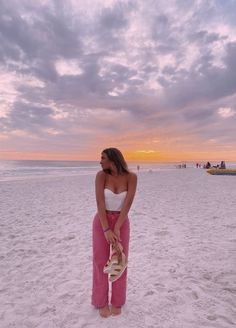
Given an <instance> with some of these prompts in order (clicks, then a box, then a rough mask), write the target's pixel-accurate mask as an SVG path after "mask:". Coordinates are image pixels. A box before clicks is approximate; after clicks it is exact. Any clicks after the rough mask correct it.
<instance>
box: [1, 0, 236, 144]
mask: <svg viewBox="0 0 236 328" xmlns="http://www.w3.org/2000/svg"><path fill="white" fill-rule="evenodd" d="M233 7H234V6H233V1H228V2H227V3H225V4H222V2H219V1H214V2H205V1H197V0H196V1H192V2H189V1H187V0H175V1H174V0H173V1H169V2H168V6H167V5H166V2H165V1H164V0H162V1H158V2H157V1H153V0H147V1H145V3H144V2H143V1H111V0H109V1H108V0H107V1H95V0H94V1H92V2H88V3H84V2H80V1H79V2H78V1H67V2H64V1H46V0H44V1H42V0H41V1H37V2H29V1H26V0H22V1H20V2H19V1H15V0H12V1H10V2H9V1H6V0H2V1H1V14H0V15H1V17H0V42H1V45H2V46H1V48H0V75H1V77H2V78H3V79H2V81H4V82H3V83H1V84H0V94H2V99H0V104H1V107H0V125H1V131H3V132H4V137H2V138H1V141H2V142H4V140H7V142H8V145H9V144H10V141H11V140H12V145H14V143H15V142H16V139H15V137H16V133H15V137H14V132H13V131H18V132H17V134H18V137H19V138H21V136H22V138H23V136H24V135H25V134H24V133H28V136H29V135H30V136H32V148H33V147H35V145H36V144H35V138H36V136H37V137H38V138H41V140H44V141H45V140H52V145H51V146H50V147H52V148H51V149H53V144H54V145H56V146H55V147H56V148H57V149H58V150H60V145H65V144H69V147H71V149H75V147H76V146H75V145H76V143H77V140H78V139H79V140H80V141H81V142H80V144H90V145H91V144H92V142H97V141H98V139H99V140H100V142H101V140H110V139H112V138H115V136H116V137H117V138H116V140H120V142H121V143H122V142H123V141H122V140H123V139H122V137H121V136H122V135H125V136H128V135H131V131H133V130H135V131H138V132H137V133H136V134H135V135H133V136H132V138H135V140H138V142H140V143H141V141H142V140H143V141H145V140H146V141H145V142H146V143H147V145H148V143H149V142H151V141H149V140H156V139H158V140H162V141H163V142H159V143H158V146H159V147H161V144H162V143H163V147H164V145H165V144H167V139H168V138H165V135H166V133H168V134H169V136H172V137H170V138H169V140H173V144H174V142H175V141H174V140H177V139H178V137H181V136H182V137H181V140H186V136H189V138H191V140H193V142H194V141H195V140H202V139H204V138H205V139H215V140H218V139H217V138H219V139H220V140H223V139H224V140H226V139H227V140H228V141H227V142H229V140H230V138H231V140H232V138H233V134H234V132H233V126H232V125H233V121H234V120H235V115H233V114H234V113H235V107H234V106H235V105H234V104H235V97H236V95H235V93H236V75H235V73H234V72H235V71H236V62H235V57H236V36H235V24H236V19H235V14H234V10H233ZM223 109H224V110H223ZM226 109H230V111H228V112H227V110H226ZM227 115H228V116H227ZM224 117H230V119H231V121H230V120H222V118H224ZM226 129H227V131H228V136H227V138H226V136H225V130H226ZM19 131H21V133H20V132H19ZM12 132H13V133H12ZM97 135H102V136H101V137H100V138H96V136H97ZM5 136H8V137H9V138H8V139H7V138H5ZM33 136H34V137H33ZM30 138H31V137H29V139H30ZM22 140H23V139H22ZM114 140H115V139H114ZM126 140H127V138H126ZM23 141H24V142H25V140H23ZM18 142H19V141H18ZM134 142H135V141H134ZM48 143H50V142H48ZM130 144H132V145H133V142H132V141H130ZM151 144H152V142H151ZM147 145H146V146H147ZM37 146H38V144H37ZM146 146H145V148H144V149H148V148H147V147H146ZM150 149H152V147H151V145H150ZM155 149H156V148H155Z"/></svg>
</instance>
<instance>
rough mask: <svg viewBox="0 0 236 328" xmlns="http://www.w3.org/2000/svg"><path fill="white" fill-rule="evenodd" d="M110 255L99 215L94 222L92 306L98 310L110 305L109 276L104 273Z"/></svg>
mask: <svg viewBox="0 0 236 328" xmlns="http://www.w3.org/2000/svg"><path fill="white" fill-rule="evenodd" d="M109 253H110V245H109V244H108V243H107V241H106V238H105V236H104V232H103V230H102V226H101V222H100V219H99V217H98V214H96V215H95V217H94V220H93V288H92V304H93V305H94V306H95V307H96V308H100V307H104V306H105V305H106V304H108V293H109V284H108V275H107V274H105V273H103V267H104V265H105V264H106V262H107V260H108V258H109Z"/></svg>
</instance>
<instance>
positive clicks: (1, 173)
mask: <svg viewBox="0 0 236 328" xmlns="http://www.w3.org/2000/svg"><path fill="white" fill-rule="evenodd" d="M127 164H128V167H129V168H130V170H132V171H134V172H138V166H139V172H140V173H141V172H152V171H159V170H173V169H176V168H177V167H178V166H179V165H180V164H181V163H180V162H176V163H174V162H171V163H169V162H168V163H143V162H140V163H138V162H127ZM195 165H196V163H195V162H187V163H186V168H194V167H195ZM226 166H227V167H231V168H235V167H236V162H230V163H227V162H226ZM99 170H101V166H100V164H99V161H58V160H57V161H52V160H50V161H47V160H0V181H9V180H25V179H31V178H37V177H55V176H56V177H60V176H73V175H91V174H92V175H95V174H96V172H97V171H99Z"/></svg>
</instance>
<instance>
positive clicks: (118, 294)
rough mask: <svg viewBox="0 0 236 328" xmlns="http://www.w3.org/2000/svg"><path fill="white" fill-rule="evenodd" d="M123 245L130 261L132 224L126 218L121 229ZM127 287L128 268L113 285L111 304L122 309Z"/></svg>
mask: <svg viewBox="0 0 236 328" xmlns="http://www.w3.org/2000/svg"><path fill="white" fill-rule="evenodd" d="M120 232H121V244H122V246H123V252H124V254H125V255H126V257H127V259H128V254H129V236H130V224H129V219H128V218H126V220H125V222H124V223H123V225H122V227H121V230H120ZM126 287H127V268H126V269H125V271H124V273H123V274H122V276H121V277H120V278H119V279H118V280H116V281H115V282H113V283H112V297H111V304H112V305H113V306H115V307H120V306H122V305H124V304H125V301H126Z"/></svg>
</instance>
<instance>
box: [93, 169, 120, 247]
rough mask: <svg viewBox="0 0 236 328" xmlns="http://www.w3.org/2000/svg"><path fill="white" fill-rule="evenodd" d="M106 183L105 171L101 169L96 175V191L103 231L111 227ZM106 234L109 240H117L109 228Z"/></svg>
mask: <svg viewBox="0 0 236 328" xmlns="http://www.w3.org/2000/svg"><path fill="white" fill-rule="evenodd" d="M104 184H105V173H104V172H103V171H99V172H98V173H97V175H96V180H95V193H96V202H97V210H98V216H99V219H100V222H101V225H102V229H103V231H104V230H107V229H108V228H109V224H108V221H107V215H106V205H105V197H104ZM104 235H105V238H106V240H107V241H108V242H111V243H114V242H115V241H116V240H117V236H116V235H115V234H114V233H113V232H112V231H111V230H109V229H108V230H107V231H105V232H104Z"/></svg>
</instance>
